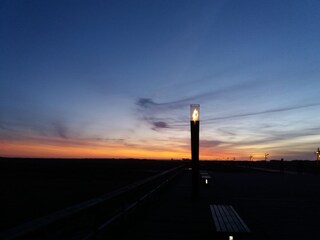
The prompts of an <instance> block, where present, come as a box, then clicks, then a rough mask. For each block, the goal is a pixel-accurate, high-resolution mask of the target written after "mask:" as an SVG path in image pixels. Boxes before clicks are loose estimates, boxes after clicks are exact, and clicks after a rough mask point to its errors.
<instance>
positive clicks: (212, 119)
mask: <svg viewBox="0 0 320 240" xmlns="http://www.w3.org/2000/svg"><path fill="white" fill-rule="evenodd" d="M317 106H320V103H312V104H306V105H298V106H292V107H284V108H274V109H269V110H265V111H258V112H251V113H243V114H235V115H230V116H224V117H216V118H209V119H203V120H202V122H206V123H209V122H212V121H219V120H226V119H233V118H241V117H250V116H256V115H263V114H268V113H279V112H287V111H293V110H299V109H303V108H310V107H317Z"/></svg>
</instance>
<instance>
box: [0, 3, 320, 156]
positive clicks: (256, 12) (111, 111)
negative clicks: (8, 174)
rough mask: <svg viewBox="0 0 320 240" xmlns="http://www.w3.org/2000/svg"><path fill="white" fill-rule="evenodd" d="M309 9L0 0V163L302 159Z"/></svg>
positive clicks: (314, 108)
mask: <svg viewBox="0 0 320 240" xmlns="http://www.w3.org/2000/svg"><path fill="white" fill-rule="evenodd" d="M319 26H320V1H318V0H314V1H311V0H303V1H302V0H296V1H295V0H287V1H285V0H282V1H279V0H265V1H256V0H252V1H246V0H244V1H238V0H230V1H219V0H216V1H186V0H176V1H174V0H168V1H166V0H159V1H156V0H152V1H135V0H128V1H121V0H120V1H102V0H101V1H90V0H88V1H80V0H77V1H68V0H60V1H59V0H52V1H49V0H48V1H43V0H39V1H33V0H25V1H23V0H20V1H18V0H2V1H1V2H0V156H3V157H4V156H11V157H81V158H82V157H84V158H91V157H92V158H93V157H99V158H104V157H106V158H108V157H114V158H127V157H132V158H156V159H171V158H174V159H181V158H190V119H189V108H190V104H193V103H197V104H200V106H201V109H200V110H201V112H200V121H201V122H200V139H201V140H200V158H201V159H224V160H225V159H228V158H229V159H233V158H234V157H235V158H236V159H243V160H247V159H249V156H250V155H253V157H254V159H255V160H259V159H263V156H264V154H265V153H269V154H270V159H280V158H284V159H286V160H292V159H309V160H312V159H315V155H314V152H315V151H316V149H317V148H318V147H319V146H320V27H319Z"/></svg>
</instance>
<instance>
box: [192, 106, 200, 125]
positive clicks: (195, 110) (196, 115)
mask: <svg viewBox="0 0 320 240" xmlns="http://www.w3.org/2000/svg"><path fill="white" fill-rule="evenodd" d="M190 110H191V111H190V119H191V120H192V121H193V122H194V123H196V122H197V121H199V119H200V105H199V104H191V105H190Z"/></svg>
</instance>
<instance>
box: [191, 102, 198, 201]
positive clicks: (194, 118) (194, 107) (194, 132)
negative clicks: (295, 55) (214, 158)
mask: <svg viewBox="0 0 320 240" xmlns="http://www.w3.org/2000/svg"><path fill="white" fill-rule="evenodd" d="M190 127H191V158H192V162H191V164H192V194H193V197H195V198H197V197H198V196H199V175H200V171H199V128H200V105H199V104H191V105H190Z"/></svg>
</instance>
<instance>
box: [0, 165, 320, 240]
mask: <svg viewBox="0 0 320 240" xmlns="http://www.w3.org/2000/svg"><path fill="white" fill-rule="evenodd" d="M177 164H181V162H175V161H137V160H79V159H78V160H57V159H53V160H48V159H38V160H34V159H33V160H30V159H29V160H26V159H1V160H0V166H1V168H0V173H1V175H0V176H1V178H0V180H1V206H2V209H1V214H0V223H1V227H2V229H5V228H8V227H11V226H14V225H17V224H19V223H22V222H25V221H27V220H30V219H32V218H35V217H39V216H44V215H46V214H49V213H51V212H54V211H56V210H59V209H61V208H64V207H67V206H70V205H73V204H76V203H79V202H82V201H84V200H88V199H90V198H92V197H95V196H98V195H101V194H104V193H106V192H109V191H112V190H114V189H117V188H119V187H121V186H124V185H127V184H129V183H132V182H133V181H136V180H139V179H142V178H146V177H149V176H152V175H154V174H156V173H158V172H161V171H164V170H166V169H168V168H171V167H174V166H176V165H177ZM247 164H248V163H243V162H242V163H239V162H228V163H226V162H219V163H217V162H201V168H202V169H203V170H208V172H209V173H210V174H211V176H212V181H211V183H210V185H209V186H205V185H201V188H200V190H201V191H200V198H199V200H198V201H193V199H192V196H191V172H190V171H185V172H184V173H183V174H182V175H180V176H179V177H178V178H177V179H176V180H175V181H174V182H173V183H172V184H171V185H170V186H169V187H168V188H167V189H165V191H163V193H162V195H160V197H159V198H158V200H157V201H155V202H154V203H153V204H152V205H151V207H149V208H148V210H147V211H146V212H145V213H144V214H142V215H139V217H137V218H134V219H133V220H131V221H130V224H127V225H126V226H125V231H121V232H119V233H117V234H116V236H114V237H113V238H112V239H140V240H143V239H155V240H157V239H184V240H185V239H215V236H214V230H213V229H214V227H213V222H212V219H211V215H210V210H209V204H231V205H233V206H234V208H235V209H236V211H237V212H238V213H239V215H240V216H241V217H242V218H243V220H244V221H245V222H246V223H247V225H248V226H249V227H250V228H251V230H252V231H253V235H252V236H251V237H249V238H248V239H262V240H265V239H275V240H276V239H303V238H305V239H307V238H308V239H309V238H310V239H320V236H319V229H320V221H319V217H320V204H319V203H320V175H318V174H314V173H315V172H316V171H315V170H314V169H313V168H312V166H315V163H306V164H309V166H310V169H311V170H310V171H300V167H299V166H300V165H299V162H292V163H286V165H287V168H286V171H285V173H284V174H281V173H280V172H279V171H278V170H279V169H277V167H276V166H279V162H267V163H266V162H261V163H257V164H256V166H254V167H256V168H263V167H264V166H265V167H267V168H268V169H273V170H276V171H273V172H263V171H261V170H259V171H257V170H254V169H253V168H251V169H250V168H249V167H250V166H249V167H248V168H244V167H247V166H246V165H247ZM239 165H241V166H242V167H239ZM272 166H273V167H272ZM306 166H307V165H306ZM251 167H253V166H251ZM308 168H309V167H308ZM308 168H305V169H308ZM288 169H292V170H294V169H296V170H297V171H289V170H288Z"/></svg>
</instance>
